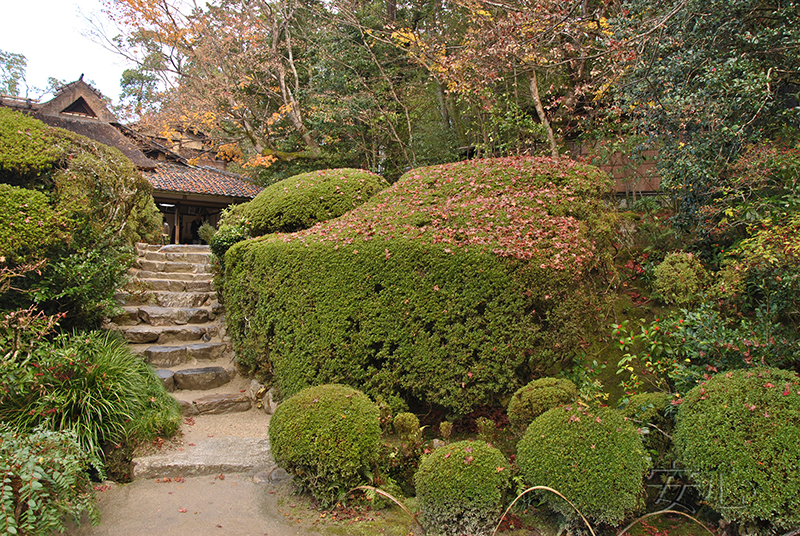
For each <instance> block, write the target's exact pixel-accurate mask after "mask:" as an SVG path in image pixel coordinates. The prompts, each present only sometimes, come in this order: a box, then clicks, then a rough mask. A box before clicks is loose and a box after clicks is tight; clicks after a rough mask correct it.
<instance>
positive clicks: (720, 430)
mask: <svg viewBox="0 0 800 536" xmlns="http://www.w3.org/2000/svg"><path fill="white" fill-rule="evenodd" d="M673 440H674V443H675V449H676V451H677V455H678V461H679V462H680V463H681V465H683V467H685V468H686V470H687V471H688V472H689V474H690V475H691V478H692V479H693V480H694V482H695V483H696V484H697V485H698V486H699V488H700V490H701V492H702V493H703V496H704V497H705V500H706V501H708V503H709V505H711V507H712V508H714V509H715V510H717V511H718V512H719V513H720V514H722V515H723V517H725V519H727V520H729V521H734V522H739V523H742V524H745V525H750V527H749V528H748V530H747V531H746V533H747V534H767V533H770V534H772V533H771V532H768V530H769V529H768V526H769V525H772V526H773V527H774V528H778V529H781V532H782V531H785V530H789V529H793V528H797V527H798V525H800V448H798V445H800V379H798V376H797V375H796V374H795V373H793V372H789V371H785V370H778V369H767V368H757V369H749V370H737V371H733V372H726V373H720V374H716V375H715V376H714V377H712V378H711V379H710V380H708V381H707V382H705V383H704V384H702V385H698V386H697V387H695V388H694V389H692V390H691V391H690V392H689V394H687V395H686V397H685V398H684V400H683V402H682V403H681V405H680V409H679V411H678V415H677V417H676V425H675V433H674V436H673ZM759 529H760V530H759Z"/></svg>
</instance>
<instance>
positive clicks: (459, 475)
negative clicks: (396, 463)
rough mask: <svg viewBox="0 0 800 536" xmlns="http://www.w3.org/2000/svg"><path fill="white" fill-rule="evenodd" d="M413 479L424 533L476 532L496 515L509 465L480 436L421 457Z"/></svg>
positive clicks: (455, 535) (485, 530)
mask: <svg viewBox="0 0 800 536" xmlns="http://www.w3.org/2000/svg"><path fill="white" fill-rule="evenodd" d="M414 481H415V484H416V489H417V498H418V499H419V505H420V509H421V510H422V515H423V522H424V524H425V525H426V528H427V531H428V532H427V533H428V534H431V535H448V536H461V535H462V534H470V535H472V536H481V535H485V534H491V532H492V529H494V527H495V525H496V524H497V523H498V522H499V520H500V515H501V514H502V508H503V505H504V500H503V499H504V497H505V493H506V491H507V489H508V486H509V467H508V462H507V461H506V459H505V457H504V456H503V454H502V453H501V452H500V451H499V450H497V449H496V448H494V447H491V446H489V445H487V444H486V443H484V442H483V441H459V442H456V443H452V444H450V445H447V446H444V447H441V448H438V449H436V450H434V451H433V452H432V453H431V454H429V455H427V456H425V457H423V459H422V463H420V467H419V471H418V472H417V474H416V476H415V478H414Z"/></svg>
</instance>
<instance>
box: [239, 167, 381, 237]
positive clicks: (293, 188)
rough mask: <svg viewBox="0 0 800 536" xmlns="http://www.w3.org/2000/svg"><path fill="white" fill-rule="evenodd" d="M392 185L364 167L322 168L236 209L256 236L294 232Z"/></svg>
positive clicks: (266, 191)
mask: <svg viewBox="0 0 800 536" xmlns="http://www.w3.org/2000/svg"><path fill="white" fill-rule="evenodd" d="M388 186H389V183H387V182H386V180H385V179H384V178H383V177H381V176H380V175H376V174H374V173H370V172H369V171H364V170H363V169H347V168H345V169H322V170H319V171H312V172H310V173H303V174H302V175H295V176H294V177H289V178H288V179H284V180H282V181H280V182H277V183H275V184H273V185H271V186H268V187H267V188H265V189H264V190H263V191H262V192H261V193H259V194H258V195H257V196H256V198H255V199H253V200H252V201H250V202H248V203H244V204H242V205H239V206H237V207H236V208H235V212H236V215H237V216H239V217H241V218H243V219H244V220H246V221H248V222H249V223H250V233H251V235H252V236H261V235H265V234H270V233H291V232H294V231H299V230H301V229H307V228H309V227H311V226H312V225H314V224H315V223H317V222H320V221H327V220H330V219H333V218H338V217H339V216H341V215H342V214H344V213H346V212H348V211H350V210H352V209H354V208H355V207H357V206H359V205H361V204H363V203H364V202H366V201H367V200H368V199H369V198H370V197H372V196H373V195H375V194H376V193H378V192H379V191H381V190H383V189H384V188H387V187H388Z"/></svg>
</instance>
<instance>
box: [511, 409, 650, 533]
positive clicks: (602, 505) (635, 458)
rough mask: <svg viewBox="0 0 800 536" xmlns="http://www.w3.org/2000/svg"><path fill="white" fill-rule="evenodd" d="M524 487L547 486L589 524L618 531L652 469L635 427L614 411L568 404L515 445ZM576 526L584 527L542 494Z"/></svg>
mask: <svg viewBox="0 0 800 536" xmlns="http://www.w3.org/2000/svg"><path fill="white" fill-rule="evenodd" d="M517 463H518V464H519V468H520V472H521V475H522V477H523V480H524V483H525V485H526V486H547V487H550V488H553V489H555V490H557V491H559V492H560V493H562V494H563V495H564V496H566V497H567V498H568V499H569V500H570V501H571V502H572V503H573V504H575V506H576V507H577V508H578V510H580V512H581V513H582V514H583V515H584V516H586V517H587V518H588V519H589V520H590V521H591V522H592V523H596V524H608V525H611V526H616V525H618V524H619V523H621V522H622V521H623V520H625V519H626V518H627V517H628V516H630V515H631V514H633V513H634V512H636V511H637V510H638V509H639V508H640V507H641V506H643V504H644V502H643V498H644V486H643V484H642V481H643V478H644V476H645V474H646V472H647V471H648V469H649V468H650V461H649V459H648V458H647V456H646V453H645V451H644V447H643V446H642V440H641V438H640V437H639V433H638V431H637V430H636V428H635V427H634V426H633V425H632V424H631V423H629V422H626V421H625V419H624V418H623V417H622V415H620V414H619V413H618V412H616V411H614V410H610V409H604V408H596V409H588V408H585V407H581V406H578V405H571V406H570V405H567V406H562V407H560V408H555V409H551V410H549V411H547V412H546V413H544V414H542V415H541V416H539V417H538V418H537V419H536V420H534V421H533V423H531V425H530V426H529V427H528V430H527V431H526V432H525V435H524V436H523V437H522V439H521V440H520V442H519V444H518V445H517ZM541 497H542V500H544V501H546V502H547V504H549V505H550V507H551V508H553V510H555V511H556V512H558V513H560V514H561V515H562V516H564V517H565V518H566V519H567V521H568V522H569V523H570V524H572V525H574V526H576V527H578V526H582V525H583V522H582V520H581V519H580V517H579V515H578V513H577V512H575V510H574V509H573V508H572V507H570V506H569V505H568V504H567V503H566V502H564V501H563V500H562V499H560V498H559V497H557V496H555V495H552V494H543V495H541Z"/></svg>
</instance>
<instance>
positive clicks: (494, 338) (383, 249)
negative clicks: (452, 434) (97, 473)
mask: <svg viewBox="0 0 800 536" xmlns="http://www.w3.org/2000/svg"><path fill="white" fill-rule="evenodd" d="M609 184H610V183H609V182H608V179H607V177H606V175H605V174H603V173H602V172H600V171H599V170H597V169H595V168H592V167H590V166H581V165H578V164H576V163H573V162H568V161H562V162H558V163H556V162H553V161H551V160H548V159H533V158H509V159H496V160H481V161H475V160H473V161H469V162H462V163H458V164H450V165H445V166H435V167H431V168H423V169H420V170H415V171H412V172H409V173H408V174H406V175H405V176H404V177H403V178H401V179H400V180H399V181H398V182H397V183H395V184H394V185H393V186H392V187H390V188H389V189H387V190H384V191H383V192H381V193H379V194H377V195H376V196H375V197H373V198H372V199H371V200H370V201H368V202H367V203H366V204H364V205H362V206H361V207H358V208H356V209H354V210H352V211H351V212H349V213H347V214H346V215H344V216H342V217H340V218H337V219H335V220H332V221H329V222H326V223H324V224H321V225H317V226H315V227H314V228H312V229H308V230H305V231H300V232H297V233H293V234H272V235H268V236H264V237H259V238H256V239H253V240H248V241H245V242H241V243H239V244H236V245H235V246H234V247H232V248H231V249H230V250H229V251H228V253H227V254H226V259H225V262H226V275H225V285H224V293H225V303H226V311H227V313H226V314H227V316H226V320H227V325H228V328H229V332H230V334H231V337H232V340H233V342H234V346H235V348H236V352H237V356H238V359H239V362H240V363H241V364H242V365H243V366H244V367H245V368H246V369H248V370H250V371H252V372H255V373H256V374H257V375H260V376H264V377H270V376H271V377H272V378H271V379H272V381H273V382H274V383H275V384H276V385H277V386H278V387H279V388H280V390H281V392H282V393H283V394H284V395H291V394H292V393H295V392H297V391H299V390H300V389H302V388H304V387H306V386H308V385H310V384H315V383H325V382H343V381H347V382H348V383H350V384H352V385H354V386H358V387H359V388H360V389H362V390H363V391H365V392H367V393H369V394H370V395H372V396H373V397H378V396H382V397H383V399H384V400H386V401H387V402H389V403H390V404H392V405H393V409H396V408H395V407H394V406H395V405H397V404H398V403H399V402H401V401H405V402H406V403H419V402H422V403H426V404H436V405H439V406H443V407H445V408H446V409H448V410H450V411H451V412H453V413H456V414H465V413H468V412H469V411H471V409H472V408H473V407H475V406H477V405H491V404H496V403H498V401H499V399H500V398H501V397H503V396H506V395H510V394H512V393H513V392H514V391H515V390H516V389H517V388H518V387H520V386H521V385H523V384H524V383H525V382H526V381H528V380H529V379H530V378H531V377H535V376H542V375H545V374H547V373H551V374H552V373H554V372H557V371H558V370H559V369H560V368H562V367H563V366H564V363H565V362H567V361H568V360H569V359H570V358H571V356H572V355H573V353H574V351H575V350H576V349H577V348H578V345H579V344H580V342H581V340H582V337H583V336H584V335H585V333H586V329H587V324H589V325H591V323H592V322H594V321H595V317H594V314H595V312H596V307H595V301H594V300H595V298H594V295H595V294H594V292H593V284H594V282H595V281H596V278H595V277H594V276H595V275H596V273H597V272H600V273H602V274H607V273H608V269H609V268H608V264H607V262H608V261H609V260H610V251H611V248H610V239H611V237H612V236H613V232H612V229H613V228H612V225H611V223H612V222H613V220H614V215H613V214H609V212H608V210H607V207H606V206H605V205H604V204H603V201H602V199H601V195H602V194H603V193H604V192H605V191H606V189H607V188H608V187H609Z"/></svg>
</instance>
